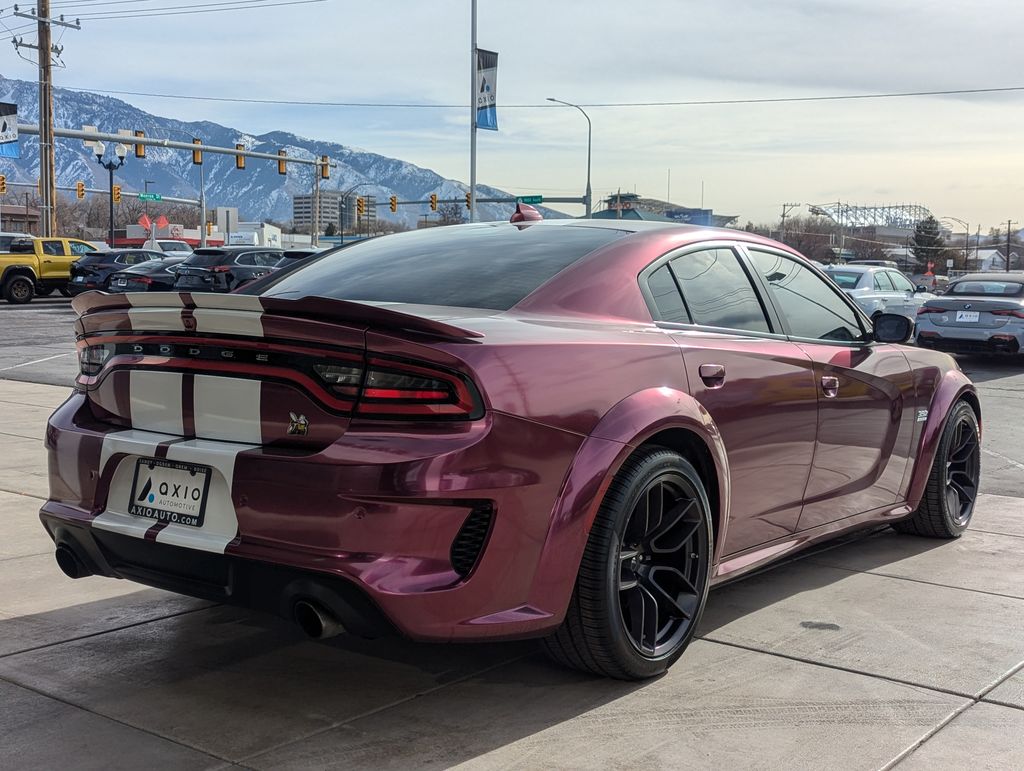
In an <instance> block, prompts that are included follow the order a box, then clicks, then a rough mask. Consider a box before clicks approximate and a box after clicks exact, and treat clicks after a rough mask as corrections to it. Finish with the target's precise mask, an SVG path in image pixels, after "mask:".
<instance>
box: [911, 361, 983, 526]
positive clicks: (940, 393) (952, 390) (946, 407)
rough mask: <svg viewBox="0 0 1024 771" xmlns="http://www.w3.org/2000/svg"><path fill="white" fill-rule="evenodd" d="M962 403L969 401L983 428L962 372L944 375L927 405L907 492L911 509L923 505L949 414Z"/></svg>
mask: <svg viewBox="0 0 1024 771" xmlns="http://www.w3.org/2000/svg"><path fill="white" fill-rule="evenodd" d="M961 399H966V400H967V403H968V404H970V405H971V407H972V408H973V409H974V412H975V414H976V415H977V416H978V425H979V427H980V425H981V409H980V408H979V406H978V392H977V389H976V388H975V387H974V384H973V383H971V381H970V380H969V379H968V377H967V375H965V374H964V373H963V372H961V371H960V370H958V369H949V370H947V371H946V372H945V374H943V376H942V379H941V380H940V381H939V384H938V386H936V388H935V392H934V394H933V395H932V400H931V403H930V404H929V405H928V420H927V422H926V423H925V426H924V429H923V430H922V431H921V438H920V440H919V442H918V446H917V447H918V449H917V459H916V461H915V463H914V470H913V472H912V474H911V477H910V486H909V488H908V491H907V503H908V504H909V505H910V508H912V509H916V508H917V507H918V505H919V504H920V503H921V498H922V496H923V495H924V488H925V486H926V485H927V484H928V474H929V473H930V472H931V469H932V463H933V462H934V461H935V453H936V451H937V450H938V447H939V441H940V440H941V439H942V431H943V429H944V428H945V427H946V420H947V419H948V418H949V412H950V410H951V409H953V405H954V404H956V403H957V402H958V401H960V400H961Z"/></svg>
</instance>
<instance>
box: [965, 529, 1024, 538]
mask: <svg viewBox="0 0 1024 771" xmlns="http://www.w3.org/2000/svg"><path fill="white" fill-rule="evenodd" d="M971 532H972V533H985V534H986V535H1005V536H1008V537H1009V538H1024V533H1000V532H998V531H996V530H979V529H978V528H976V527H972V528H971Z"/></svg>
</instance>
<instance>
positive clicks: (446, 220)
mask: <svg viewBox="0 0 1024 771" xmlns="http://www.w3.org/2000/svg"><path fill="white" fill-rule="evenodd" d="M437 213H438V216H439V217H440V220H441V224H442V225H461V224H462V223H463V222H464V221H465V220H464V219H463V217H462V207H461V206H459V204H457V203H454V202H452V203H443V204H441V205H440V206H438V207H437Z"/></svg>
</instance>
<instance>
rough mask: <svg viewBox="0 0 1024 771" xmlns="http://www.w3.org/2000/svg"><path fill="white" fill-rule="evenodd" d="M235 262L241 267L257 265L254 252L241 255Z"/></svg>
mask: <svg viewBox="0 0 1024 771" xmlns="http://www.w3.org/2000/svg"><path fill="white" fill-rule="evenodd" d="M235 262H236V263H237V264H239V265H255V264H256V255H255V254H254V253H253V252H249V253H248V254H240V255H238V258H237V259H236V260H235Z"/></svg>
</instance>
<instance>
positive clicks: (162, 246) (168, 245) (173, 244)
mask: <svg viewBox="0 0 1024 771" xmlns="http://www.w3.org/2000/svg"><path fill="white" fill-rule="evenodd" d="M145 246H146V248H147V249H151V250H153V251H160V252H163V253H164V256H165V257H188V256H189V255H190V254H192V247H191V246H189V244H188V242H187V241H175V240H173V239H168V238H158V239H156V240H155V241H154V240H153V239H150V240H149V241H147V242H146V245H145Z"/></svg>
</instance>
